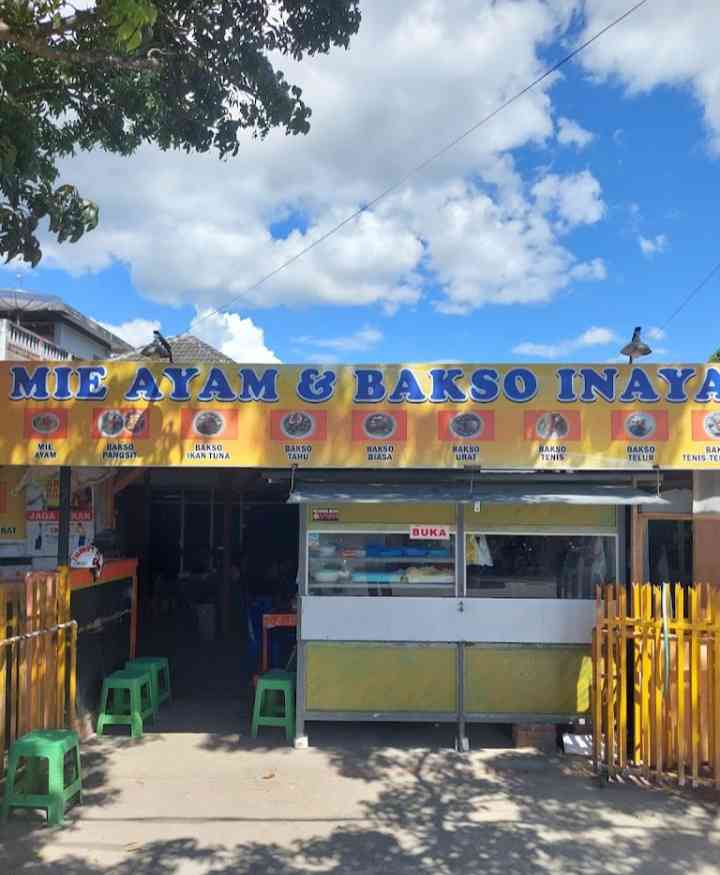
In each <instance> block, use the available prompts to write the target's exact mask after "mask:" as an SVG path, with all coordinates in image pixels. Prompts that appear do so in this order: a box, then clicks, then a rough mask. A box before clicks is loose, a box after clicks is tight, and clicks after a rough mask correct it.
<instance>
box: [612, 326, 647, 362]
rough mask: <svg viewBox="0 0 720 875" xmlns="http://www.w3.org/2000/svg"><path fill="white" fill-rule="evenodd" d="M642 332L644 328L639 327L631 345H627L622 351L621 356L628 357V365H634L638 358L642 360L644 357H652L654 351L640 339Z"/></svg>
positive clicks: (635, 331)
mask: <svg viewBox="0 0 720 875" xmlns="http://www.w3.org/2000/svg"><path fill="white" fill-rule="evenodd" d="M641 331H642V326H640V325H638V326H637V327H636V328H635V330H634V331H633V336H632V340H631V341H630V343H626V344H625V346H624V347H623V348H622V349H621V350H620V355H626V356H627V357H628V364H632V363H633V360H634V359H636V358H640V357H641V356H644V355H650V353H651V352H652V350H651V349H650V347H649V346H648V345H647V343H645V342H644V341H643V340H642V338H641V337H640V332H641Z"/></svg>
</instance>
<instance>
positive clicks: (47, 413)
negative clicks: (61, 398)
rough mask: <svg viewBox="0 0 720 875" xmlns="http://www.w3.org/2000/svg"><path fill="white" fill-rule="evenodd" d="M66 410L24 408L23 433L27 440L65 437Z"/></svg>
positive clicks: (48, 439) (50, 439) (53, 439)
mask: <svg viewBox="0 0 720 875" xmlns="http://www.w3.org/2000/svg"><path fill="white" fill-rule="evenodd" d="M67 424H68V412H67V410H62V409H60V410H58V409H57V408H53V409H49V408H43V409H42V410H35V409H33V410H26V411H25V419H24V432H23V433H24V435H25V438H26V439H27V440H33V441H57V440H62V439H63V438H66V437H67Z"/></svg>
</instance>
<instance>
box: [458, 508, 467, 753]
mask: <svg viewBox="0 0 720 875" xmlns="http://www.w3.org/2000/svg"><path fill="white" fill-rule="evenodd" d="M466 597H467V564H466V556H465V505H464V504H462V502H459V503H458V504H456V505H455V598H456V599H457V607H458V618H459V617H460V615H461V614H463V613H464V607H463V599H465V598H466ZM458 626H461V624H460V623H458ZM456 672H457V694H456V695H457V741H456V747H457V749H458V750H459V751H461V752H462V753H466V752H467V751H469V750H470V741H469V739H468V737H467V735H466V734H465V644H464V643H463V642H462V641H459V642H458V644H457V665H456Z"/></svg>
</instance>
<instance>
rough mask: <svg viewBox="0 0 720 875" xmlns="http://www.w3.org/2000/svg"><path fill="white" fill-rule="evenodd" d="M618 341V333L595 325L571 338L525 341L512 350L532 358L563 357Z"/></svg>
mask: <svg viewBox="0 0 720 875" xmlns="http://www.w3.org/2000/svg"><path fill="white" fill-rule="evenodd" d="M615 342H617V335H616V334H615V332H614V331H612V330H611V329H609V328H604V327H602V326H593V327H592V328H588V329H587V331H583V333H582V334H580V335H578V336H577V337H574V338H572V339H569V340H560V341H558V342H557V343H532V342H530V341H525V342H524V343H518V344H517V346H514V347H513V349H512V351H513V352H514V353H515V355H523V356H530V357H531V358H543V359H561V358H566V357H567V356H568V355H570V354H571V353H574V352H577V351H578V350H581V349H587V348H588V347H592V346H608V345H609V344H611V343H615Z"/></svg>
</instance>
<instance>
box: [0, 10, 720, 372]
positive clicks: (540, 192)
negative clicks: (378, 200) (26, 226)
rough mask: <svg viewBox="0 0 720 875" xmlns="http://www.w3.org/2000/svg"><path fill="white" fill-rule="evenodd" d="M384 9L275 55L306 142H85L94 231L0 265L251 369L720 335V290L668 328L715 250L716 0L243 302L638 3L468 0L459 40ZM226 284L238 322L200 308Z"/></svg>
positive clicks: (659, 344) (132, 330) (11, 279)
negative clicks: (321, 40) (196, 145)
mask: <svg viewBox="0 0 720 875" xmlns="http://www.w3.org/2000/svg"><path fill="white" fill-rule="evenodd" d="M390 5H391V6H393V8H392V9H386V8H384V4H381V3H380V2H379V0H375V2H367V3H365V4H363V7H364V9H365V20H364V22H363V25H362V28H361V33H360V35H359V36H358V38H357V39H356V40H355V41H354V42H353V43H352V44H351V47H350V51H349V52H347V53H336V54H333V55H332V56H330V57H328V58H324V59H318V60H317V61H312V62H310V63H309V64H307V65H306V66H304V67H295V66H293V65H284V69H286V70H287V71H288V75H290V76H291V78H292V77H294V78H295V80H296V81H299V82H300V83H301V84H302V85H303V88H304V91H305V95H306V97H307V99H308V102H309V103H310V104H311V105H312V106H313V108H314V110H315V113H314V119H315V122H314V128H313V131H312V133H311V135H310V136H308V137H307V138H305V141H302V140H301V139H298V138H293V139H291V140H288V139H286V138H284V137H281V136H277V135H271V137H270V138H269V139H268V140H267V141H266V142H264V143H252V144H249V145H248V146H247V148H246V149H245V150H244V152H243V151H241V155H240V157H239V158H238V159H236V160H235V161H234V162H224V163H220V162H218V161H217V160H215V159H213V158H212V157H211V156H199V157H198V156H190V157H188V156H185V155H179V154H170V155H168V154H163V153H160V152H157V151H156V150H153V149H152V148H150V147H147V148H144V149H143V150H141V152H140V153H138V154H137V155H135V156H133V157H132V158H130V159H121V158H118V157H114V156H107V155H104V154H89V155H87V154H86V155H81V156H78V157H77V158H76V159H74V160H73V161H71V162H68V164H67V165H65V166H64V168H63V170H64V177H67V179H71V180H72V181H73V182H75V183H77V184H78V185H79V187H80V188H81V190H82V191H83V192H84V193H86V194H88V195H89V196H92V197H94V198H96V199H97V200H98V202H99V203H100V207H101V227H100V228H99V229H98V230H97V231H95V232H93V233H92V234H90V235H88V236H87V237H86V238H85V239H84V240H83V241H82V242H81V244H78V245H77V246H76V247H74V249H72V250H71V248H70V247H69V246H68V245H65V246H63V247H62V248H60V249H59V248H58V247H57V246H53V245H52V243H48V246H47V253H48V254H47V257H46V259H45V260H44V261H43V262H42V264H41V266H40V268H39V269H37V270H34V271H25V272H23V274H22V276H21V278H20V280H17V279H16V276H15V274H16V272H17V271H16V268H15V267H14V266H13V265H10V266H9V267H7V268H4V269H3V270H2V274H1V275H0V281H1V282H2V284H3V285H6V286H12V285H18V284H20V285H21V287H23V288H25V289H28V290H31V289H32V290H37V291H42V292H46V293H52V294H57V295H60V296H61V297H63V298H64V299H65V300H67V301H68V302H69V303H71V304H72V305H74V306H75V307H78V308H79V309H81V310H83V311H84V312H86V313H88V314H89V315H91V316H93V317H94V318H96V319H99V320H101V321H103V322H104V323H107V324H108V325H110V326H114V327H115V329H116V330H118V331H119V332H121V333H124V334H125V335H126V336H127V337H128V338H130V339H131V340H132V341H133V342H138V343H139V342H142V340H143V338H144V337H148V338H149V336H150V333H151V331H152V328H153V327H157V326H158V325H159V326H160V327H161V328H162V330H163V331H164V332H165V333H167V334H174V333H177V332H180V331H184V330H186V329H188V328H189V327H191V326H192V323H193V319H196V318H197V316H198V314H200V316H201V321H200V322H197V323H196V324H195V327H194V328H193V330H194V331H195V332H196V333H198V334H200V335H201V336H203V337H205V338H206V339H207V340H209V341H210V342H213V343H215V344H217V345H218V346H221V347H222V348H223V349H224V350H225V351H227V352H228V353H229V354H231V355H233V356H234V357H236V358H237V359H238V360H246V361H248V360H258V361H259V360H262V359H265V360H267V359H271V358H272V357H273V356H275V357H277V358H279V359H280V360H282V361H288V362H291V361H311V360H325V361H401V360H402V361H422V360H432V361H435V360H458V359H460V360H465V361H530V360H537V361H555V360H575V361H579V360H588V361H607V360H610V359H613V358H614V357H615V356H616V355H617V351H618V349H619V347H620V346H621V345H622V343H623V342H625V341H626V340H627V339H628V338H629V336H630V334H631V331H632V328H633V326H634V325H643V326H645V327H646V328H647V330H648V333H649V337H650V341H649V342H650V343H651V345H652V346H653V347H654V348H655V349H656V350H657V354H656V355H655V356H654V358H655V359H658V360H659V359H663V360H673V361H680V360H686V361H697V360H703V359H705V358H707V356H708V355H709V353H710V352H711V351H712V350H713V349H715V348H717V347H718V346H720V325H719V324H718V319H717V317H715V318H712V317H713V314H714V311H715V308H714V307H713V302H714V301H716V300H717V297H718V284H719V283H720V280H716V281H715V284H714V285H713V284H710V285H709V286H708V287H707V288H706V289H704V290H703V291H702V292H701V293H700V294H699V295H698V296H697V297H696V298H695V299H694V300H693V301H692V302H691V303H690V304H689V305H688V306H687V307H686V308H685V309H684V310H683V311H682V312H681V313H680V314H679V315H678V316H676V317H675V318H674V319H673V320H672V321H671V322H670V323H669V324H667V325H666V323H667V320H668V319H669V317H670V315H671V313H672V311H673V310H674V309H675V308H676V306H677V305H678V304H679V303H680V301H681V300H682V298H683V297H684V296H685V295H686V294H687V293H688V292H689V291H690V289H692V287H693V286H695V285H696V284H697V283H698V282H699V281H700V280H701V279H702V277H703V276H704V275H705V274H706V273H707V272H708V271H709V270H710V269H711V268H712V267H713V265H714V263H715V261H716V260H717V259H718V257H720V247H718V243H717V236H716V227H717V220H716V217H715V214H714V213H715V209H716V202H717V192H718V189H719V188H720V186H719V183H720V154H718V145H719V144H720V86H718V85H713V83H720V58H718V57H716V54H717V53H716V52H715V51H714V48H713V45H714V39H713V38H712V36H706V34H710V35H712V33H715V34H717V32H718V28H715V29H714V30H713V27H712V26H711V25H712V21H709V20H708V16H709V17H710V18H712V17H714V18H717V21H716V22H715V23H716V24H717V25H718V27H720V13H718V11H717V7H716V4H714V3H713V2H712V0H694V2H693V0H690V2H686V3H682V4H681V3H679V2H677V0H656V2H655V6H654V7H653V4H652V3H650V4H649V5H648V6H647V7H645V8H644V9H642V10H640V11H638V12H637V13H635V15H634V17H633V19H631V20H629V21H628V22H625V23H624V24H622V25H620V26H619V27H618V28H616V29H615V30H614V31H612V32H611V33H609V34H608V35H606V37H604V38H603V40H600V41H598V43H597V44H595V46H594V47H593V50H592V51H591V52H588V54H587V56H583V57H582V62H581V63H573V64H571V65H569V66H566V67H565V68H564V70H563V74H562V76H561V77H559V78H558V79H557V80H556V81H555V82H554V83H552V84H551V85H548V86H546V87H544V88H543V89H539V90H538V91H537V92H535V93H534V94H533V95H530V96H528V97H527V98H523V100H522V101H520V102H518V104H516V105H515V106H514V107H513V108H512V110H509V111H508V112H507V113H504V114H503V115H501V116H500V117H498V118H497V119H496V120H495V121H493V122H491V123H490V124H488V125H487V126H486V127H484V128H483V129H481V130H480V131H478V132H477V133H475V134H474V135H473V136H472V137H471V138H470V139H469V141H465V143H463V145H462V146H461V147H459V148H458V149H457V150H455V152H454V153H453V154H452V155H451V156H447V157H446V158H444V159H443V160H442V161H440V162H438V163H437V164H436V165H434V166H433V167H432V169H430V170H429V171H428V172H427V173H424V174H422V175H421V176H419V177H417V178H415V179H413V180H412V181H411V182H410V183H409V184H408V185H407V186H404V187H403V189H401V190H400V191H399V192H398V193H397V194H396V195H393V196H392V197H391V198H388V199H387V200H386V201H385V202H384V203H383V205H382V206H381V207H380V208H378V209H377V210H375V211H374V212H373V213H372V214H371V215H369V216H365V217H364V218H363V220H362V221H361V222H356V223H353V224H352V225H350V226H348V227H346V228H344V229H343V230H342V231H341V232H339V234H338V235H337V236H336V237H335V238H334V240H333V241H331V242H328V243H327V244H323V245H321V246H320V247H318V248H317V249H316V250H315V251H314V252H313V253H312V254H311V255H310V256H309V257H308V258H305V259H302V260H301V261H300V262H297V263H296V264H295V265H293V266H291V267H289V268H288V269H287V270H286V271H284V272H283V274H282V275H281V277H279V278H278V279H275V280H271V281H269V282H268V283H267V284H266V285H265V286H263V287H262V289H261V290H260V291H259V292H256V293H254V294H252V295H247V294H244V293H245V290H246V289H247V288H248V287H250V286H251V285H252V284H253V283H254V282H256V281H257V279H259V278H260V277H261V276H262V275H263V274H265V273H266V272H268V271H269V270H271V269H272V268H273V267H275V266H276V265H277V264H278V263H280V262H281V261H283V260H284V259H285V258H287V257H289V256H291V255H292V254H294V252H297V251H298V250H299V249H301V248H302V247H303V246H304V245H307V243H309V242H311V241H312V239H314V237H316V236H317V235H319V234H320V233H322V232H323V231H324V230H326V229H327V227H329V226H330V225H331V224H333V223H334V222H335V221H338V220H339V219H340V218H342V217H343V216H344V215H346V214H347V213H349V212H351V211H352V210H353V209H355V208H356V207H357V206H358V204H360V203H362V202H364V201H367V200H368V199H370V198H371V197H373V195H374V194H376V193H377V192H378V191H379V190H381V189H382V188H384V187H385V186H386V185H387V184H388V183H390V182H392V181H394V179H395V178H397V176H398V175H401V174H402V172H403V171H404V170H405V169H407V167H408V166H411V165H413V164H414V163H417V162H418V161H420V160H422V159H423V158H424V157H425V156H426V155H427V154H428V153H429V152H432V151H433V150H434V149H435V148H437V146H439V145H442V143H443V142H445V141H447V140H449V139H451V138H452V137H453V136H455V135H456V134H457V133H458V132H459V131H461V130H463V129H464V128H466V127H467V126H469V125H470V124H472V123H473V122H474V121H475V120H476V119H477V118H479V117H481V116H482V115H483V114H484V113H485V112H487V111H488V109H491V108H492V107H493V106H494V105H496V104H497V103H499V102H500V101H501V99H503V98H504V97H506V96H507V95H508V94H509V93H512V92H513V91H516V90H518V89H519V88H520V87H522V86H523V85H524V84H526V83H527V82H528V81H530V80H531V79H532V78H533V77H534V76H535V75H537V72H538V70H539V69H541V68H542V67H543V66H544V65H546V64H547V63H550V62H552V61H555V60H557V58H558V57H559V56H561V55H562V54H563V53H564V52H565V51H567V49H568V46H570V45H572V44H573V42H574V41H575V40H577V39H578V38H580V37H581V35H583V34H587V33H592V32H593V31H594V30H596V29H598V28H599V27H601V26H602V25H603V24H604V23H606V21H607V20H608V18H612V17H613V16H614V15H617V14H619V12H621V11H622V10H623V9H624V8H625V5H626V4H623V3H615V0H603V2H600V0H597V2H595V0H589V2H587V3H586V4H585V6H584V7H583V8H584V13H585V17H578V13H579V11H580V7H579V6H577V8H575V6H576V4H573V3H572V2H569V0H548V2H541V0H516V2H500V3H497V4H495V6H494V7H493V6H491V5H490V4H485V3H479V2H478V3H475V2H469V0H468V2H467V3H465V2H464V0H462V2H461V0H459V5H460V6H464V7H466V9H465V11H466V13H467V16H468V17H467V19H466V21H465V22H464V27H463V31H462V33H460V32H459V31H456V30H454V29H453V27H454V25H453V23H452V22H451V21H450V20H449V18H450V16H448V17H447V19H446V17H445V13H444V12H443V11H442V10H443V8H444V7H443V4H439V5H438V4H434V5H433V4H429V3H412V2H398V3H397V5H396V6H395V5H394V4H390ZM568 11H570V12H572V11H574V12H575V17H574V18H570V17H569V15H568ZM455 12H457V10H455ZM679 14H682V15H683V25H682V26H681V27H680V28H679V29H678V25H677V15H679ZM382 40H386V41H387V42H388V45H387V46H386V47H385V50H384V51H383V52H382V53H381V54H382V55H383V57H384V58H385V60H384V61H383V62H380V63H378V61H377V57H378V42H379V41H382ZM398 40H400V41H398ZM465 41H468V42H467V44H465ZM603 41H604V44H603ZM711 44H712V45H711ZM648 45H654V46H656V47H657V48H658V51H656V52H651V53H648ZM688 46H692V51H688ZM427 59H430V62H429V63H428V62H427ZM713 76H714V77H715V78H714V79H713ZM563 119H564V120H567V121H562V120H563ZM236 297H237V298H239V300H238V301H237V302H236V303H235V304H233V305H232V306H231V307H230V309H229V310H228V311H227V312H228V313H230V314H232V315H227V314H224V315H221V316H218V315H211V316H209V317H205V318H202V315H203V314H205V313H207V311H208V310H212V309H213V308H215V307H221V306H223V305H226V304H228V302H230V301H232V300H233V299H234V298H236ZM660 329H662V330H660Z"/></svg>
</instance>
